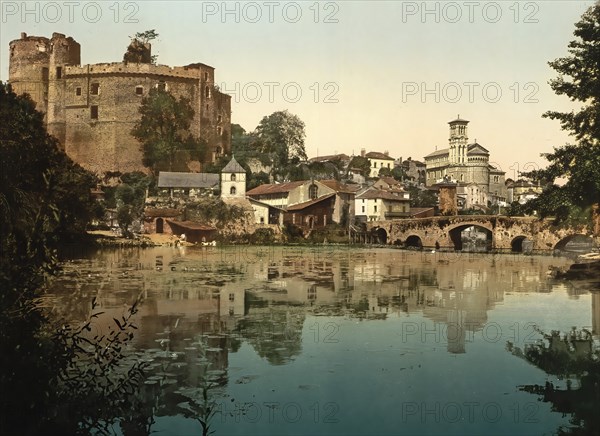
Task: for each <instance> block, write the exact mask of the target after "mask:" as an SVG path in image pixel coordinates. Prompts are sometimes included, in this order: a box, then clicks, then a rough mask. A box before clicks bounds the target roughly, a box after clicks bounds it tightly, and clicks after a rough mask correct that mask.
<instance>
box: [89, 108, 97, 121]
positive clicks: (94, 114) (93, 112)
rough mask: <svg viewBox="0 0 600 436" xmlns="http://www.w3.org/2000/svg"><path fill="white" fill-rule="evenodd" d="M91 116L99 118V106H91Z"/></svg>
mask: <svg viewBox="0 0 600 436" xmlns="http://www.w3.org/2000/svg"><path fill="white" fill-rule="evenodd" d="M90 118H91V119H92V120H97V119H98V106H90Z"/></svg>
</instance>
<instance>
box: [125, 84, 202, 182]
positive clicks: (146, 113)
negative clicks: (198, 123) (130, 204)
mask: <svg viewBox="0 0 600 436" xmlns="http://www.w3.org/2000/svg"><path fill="white" fill-rule="evenodd" d="M140 114H141V115H142V117H141V119H140V120H139V121H138V122H137V123H136V125H135V127H134V128H133V130H132V132H131V134H132V135H133V136H134V137H135V138H136V139H138V140H139V141H140V142H141V143H142V151H143V153H144V165H146V166H147V167H148V168H150V169H151V170H152V171H153V173H154V175H158V171H159V170H160V169H166V170H168V171H172V170H173V165H174V164H175V160H176V157H177V156H178V154H179V153H180V152H187V153H189V157H190V158H191V159H194V160H199V161H203V160H204V154H205V151H206V144H205V142H204V141H202V140H201V139H199V138H195V137H194V136H193V135H191V134H190V133H189V128H190V125H191V123H192V120H193V119H194V109H193V108H192V105H191V103H190V101H189V99H187V98H184V97H180V98H179V99H176V98H175V97H174V96H173V94H171V93H170V92H168V91H165V90H161V89H156V88H153V89H151V90H150V93H149V95H148V96H147V97H145V98H144V99H143V100H142V105H141V106H140Z"/></svg>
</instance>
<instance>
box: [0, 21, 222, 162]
mask: <svg viewBox="0 0 600 436" xmlns="http://www.w3.org/2000/svg"><path fill="white" fill-rule="evenodd" d="M134 42H136V41H134ZM134 42H132V45H131V46H130V48H131V47H132V46H134V47H133V48H134V49H135V51H136V53H137V54H138V56H137V57H136V56H133V57H132V56H131V53H128V54H129V56H128V54H126V56H125V59H126V61H124V62H113V63H101V64H89V65H80V63H81V46H80V45H79V43H77V42H76V41H75V40H74V39H73V38H71V37H65V35H63V34H60V33H53V34H52V38H50V39H48V38H45V37H40V36H27V34H26V33H21V38H20V39H17V40H14V41H11V42H10V60H9V83H10V84H11V86H12V88H13V90H14V92H15V93H17V94H22V93H28V94H29V95H30V96H31V98H32V99H33V100H34V101H35V103H36V108H37V109H38V110H39V111H41V112H43V113H44V114H45V121H46V124H47V128H48V132H49V133H50V134H51V135H53V136H55V137H56V138H57V139H58V140H59V141H60V144H61V145H62V147H63V148H64V150H65V152H66V153H67V154H68V155H69V156H70V157H71V158H72V159H73V160H74V161H75V162H77V163H79V164H81V165H82V166H83V167H85V168H87V169H89V170H91V171H94V172H96V173H98V174H105V173H107V172H121V173H125V172H129V171H136V170H143V169H144V167H143V165H142V152H141V150H140V143H139V142H138V141H137V140H136V139H135V138H134V137H133V136H132V135H131V130H132V128H133V126H134V125H135V123H136V121H138V120H139V118H140V114H139V112H138V110H139V107H140V104H141V102H142V99H143V98H144V97H145V96H147V95H148V93H149V91H150V89H152V88H159V89H164V90H167V91H169V92H171V93H172V94H173V95H174V96H175V97H176V98H179V97H180V96H183V97H186V98H188V99H189V100H190V102H191V104H192V107H193V109H194V119H193V121H192V124H191V126H190V133H192V134H193V135H194V136H195V137H197V138H200V139H203V140H205V141H206V143H207V145H208V152H207V156H206V160H209V161H213V162H214V161H215V160H216V158H217V157H219V156H220V155H222V154H228V153H229V152H230V149H231V97H230V96H229V95H227V94H223V93H221V92H219V90H218V88H217V87H215V77H214V72H215V69H214V68H213V67H211V66H208V65H205V64H201V63H195V64H190V65H187V66H183V67H168V66H165V65H155V64H153V63H152V62H151V61H152V56H151V47H150V44H140V43H139V42H137V45H136V44H134Z"/></svg>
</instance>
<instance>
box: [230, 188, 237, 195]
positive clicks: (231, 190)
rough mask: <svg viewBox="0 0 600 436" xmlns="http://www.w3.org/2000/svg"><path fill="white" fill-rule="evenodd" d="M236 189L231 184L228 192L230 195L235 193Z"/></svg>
mask: <svg viewBox="0 0 600 436" xmlns="http://www.w3.org/2000/svg"><path fill="white" fill-rule="evenodd" d="M236 191H237V190H236V189H235V186H232V187H231V189H229V193H230V194H231V195H235V193H236Z"/></svg>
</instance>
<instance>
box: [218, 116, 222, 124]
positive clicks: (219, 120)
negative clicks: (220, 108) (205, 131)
mask: <svg viewBox="0 0 600 436" xmlns="http://www.w3.org/2000/svg"><path fill="white" fill-rule="evenodd" d="M221 121H223V117H222V116H221V115H217V123H220V122H221Z"/></svg>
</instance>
